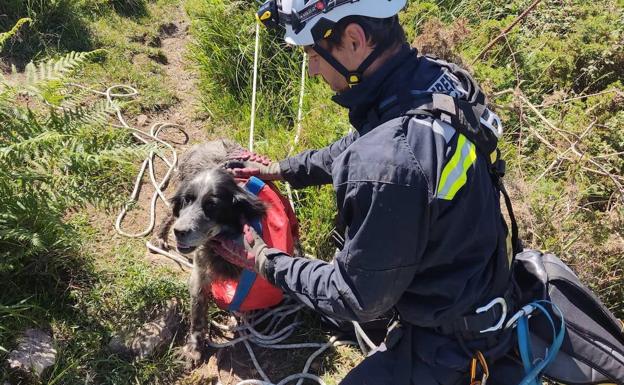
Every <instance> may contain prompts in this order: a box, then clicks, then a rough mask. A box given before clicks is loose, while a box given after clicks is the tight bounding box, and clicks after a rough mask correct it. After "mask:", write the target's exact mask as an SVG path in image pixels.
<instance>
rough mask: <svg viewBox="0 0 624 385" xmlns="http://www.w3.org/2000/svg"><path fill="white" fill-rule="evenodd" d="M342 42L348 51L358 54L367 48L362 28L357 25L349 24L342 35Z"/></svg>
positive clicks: (366, 40)
mask: <svg viewBox="0 0 624 385" xmlns="http://www.w3.org/2000/svg"><path fill="white" fill-rule="evenodd" d="M342 39H343V42H344V43H346V44H344V45H345V46H346V47H347V48H348V49H349V50H350V51H352V52H354V53H355V52H358V51H361V50H362V49H363V48H364V49H365V48H367V47H368V39H367V38H366V32H364V28H362V26H361V25H359V24H358V23H351V24H349V25H347V26H346V28H345V29H344V32H343V34H342Z"/></svg>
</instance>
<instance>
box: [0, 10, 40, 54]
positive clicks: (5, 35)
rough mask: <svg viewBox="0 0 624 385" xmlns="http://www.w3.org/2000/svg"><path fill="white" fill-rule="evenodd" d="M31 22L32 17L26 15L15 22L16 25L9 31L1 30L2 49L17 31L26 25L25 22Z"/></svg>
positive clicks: (0, 45)
mask: <svg viewBox="0 0 624 385" xmlns="http://www.w3.org/2000/svg"><path fill="white" fill-rule="evenodd" d="M26 23H28V24H30V23H32V19H30V18H28V17H25V18H22V19H19V20H18V21H17V23H15V25H14V26H13V28H11V30H10V31H8V32H1V33H0V50H2V47H4V44H5V43H6V42H7V41H8V40H9V39H10V38H11V37H13V36H14V35H15V34H16V33H17V31H19V30H20V28H22V26H24V24H26Z"/></svg>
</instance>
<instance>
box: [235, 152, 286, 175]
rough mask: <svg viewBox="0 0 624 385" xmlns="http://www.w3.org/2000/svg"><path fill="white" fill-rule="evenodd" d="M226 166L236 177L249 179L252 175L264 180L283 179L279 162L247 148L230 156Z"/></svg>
mask: <svg viewBox="0 0 624 385" xmlns="http://www.w3.org/2000/svg"><path fill="white" fill-rule="evenodd" d="M225 167H226V168H227V169H229V170H230V171H231V172H232V174H233V175H234V177H236V178H243V179H249V178H251V177H252V176H255V177H258V178H260V179H262V180H267V181H268V180H282V179H283V178H282V173H281V172H280V166H279V163H277V162H273V161H271V159H269V158H268V157H266V156H263V155H258V154H256V153H254V152H251V151H247V150H240V151H237V152H234V153H232V154H230V155H229V156H228V159H227V162H226V163H225Z"/></svg>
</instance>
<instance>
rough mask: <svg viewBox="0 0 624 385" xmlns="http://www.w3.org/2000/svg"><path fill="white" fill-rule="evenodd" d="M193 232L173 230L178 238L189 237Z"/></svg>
mask: <svg viewBox="0 0 624 385" xmlns="http://www.w3.org/2000/svg"><path fill="white" fill-rule="evenodd" d="M190 232H191V231H190V230H178V229H173V233H174V234H175V236H176V238H178V239H179V238H184V237H185V236H187V235H188V234H189V233H190Z"/></svg>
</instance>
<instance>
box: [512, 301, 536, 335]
mask: <svg viewBox="0 0 624 385" xmlns="http://www.w3.org/2000/svg"><path fill="white" fill-rule="evenodd" d="M533 310H535V306H533V305H531V304H528V305H524V306H523V307H522V309H520V310H518V311H517V312H516V314H514V315H513V316H512V317H511V318H510V319H509V321H507V323H506V324H505V329H509V328H511V327H514V326H516V323H517V322H518V320H519V319H520V318H521V317H524V316H527V317H528V316H529V315H530V314H531V313H533Z"/></svg>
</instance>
